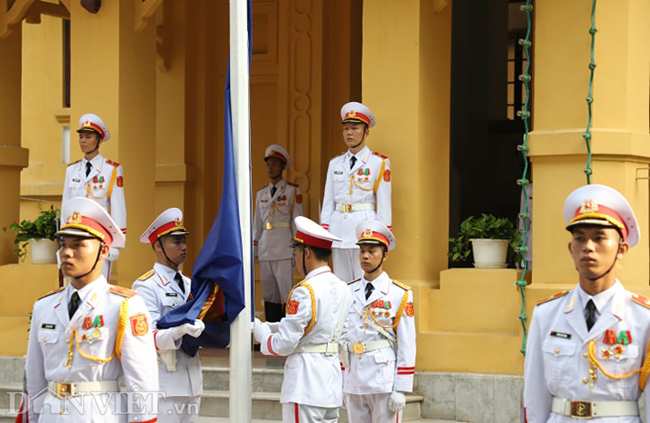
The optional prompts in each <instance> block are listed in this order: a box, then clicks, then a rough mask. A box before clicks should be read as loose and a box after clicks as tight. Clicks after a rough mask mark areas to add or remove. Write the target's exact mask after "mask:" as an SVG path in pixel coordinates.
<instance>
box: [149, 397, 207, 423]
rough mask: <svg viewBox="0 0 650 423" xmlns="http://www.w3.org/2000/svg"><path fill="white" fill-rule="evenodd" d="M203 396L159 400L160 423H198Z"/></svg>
mask: <svg viewBox="0 0 650 423" xmlns="http://www.w3.org/2000/svg"><path fill="white" fill-rule="evenodd" d="M199 408H201V396H200V395H196V396H194V397H167V398H165V399H163V398H159V399H158V411H159V412H160V414H158V423H197V422H198V421H199Z"/></svg>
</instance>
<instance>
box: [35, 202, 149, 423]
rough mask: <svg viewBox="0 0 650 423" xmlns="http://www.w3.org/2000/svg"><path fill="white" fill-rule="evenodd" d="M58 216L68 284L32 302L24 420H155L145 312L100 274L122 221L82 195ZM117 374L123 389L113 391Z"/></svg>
mask: <svg viewBox="0 0 650 423" xmlns="http://www.w3.org/2000/svg"><path fill="white" fill-rule="evenodd" d="M62 215H63V218H64V222H65V224H64V225H63V226H62V227H61V230H60V231H59V232H57V235H58V237H59V245H60V248H59V252H58V254H59V255H60V258H61V265H62V266H61V269H62V272H63V274H64V275H65V276H66V277H69V278H70V284H68V286H67V287H64V288H59V289H57V290H55V291H53V292H50V293H49V294H46V295H45V296H43V297H41V298H40V299H39V300H37V301H36V303H35V304H34V310H33V312H32V322H31V327H30V332H29V345H28V347H27V361H26V366H25V368H26V379H27V380H26V387H27V393H28V395H29V397H30V399H31V401H30V404H29V405H30V406H29V421H30V422H32V423H34V422H39V421H40V422H47V423H52V422H55V423H56V422H107V423H109V422H110V423H126V422H135V421H137V422H149V423H151V422H155V421H157V420H156V413H157V396H158V392H157V391H158V369H157V368H156V350H155V347H154V341H153V334H152V332H151V330H150V326H149V325H150V322H151V318H150V316H149V312H148V311H147V308H146V307H145V304H144V301H143V300H142V298H141V297H140V296H139V295H137V293H136V292H134V291H132V290H130V289H126V288H121V287H119V286H114V285H109V284H108V283H107V282H106V279H105V278H104V276H103V275H102V274H101V265H102V261H103V260H105V259H106V256H107V255H108V250H109V248H110V247H111V246H114V247H120V246H122V245H123V244H124V235H123V234H122V231H121V230H120V229H121V228H120V227H119V226H118V225H117V224H116V223H115V222H114V221H113V219H111V217H110V216H109V215H108V213H107V212H106V211H105V210H104V209H103V208H102V207H101V206H99V205H98V204H97V203H95V202H93V201H91V200H88V199H86V198H73V199H71V200H70V201H67V202H66V203H65V204H64V205H63V208H62ZM122 377H123V378H124V384H125V385H126V392H125V393H122V394H118V392H119V391H120V388H119V383H118V379H120V378H122ZM138 404H140V405H138ZM143 407H144V408H143Z"/></svg>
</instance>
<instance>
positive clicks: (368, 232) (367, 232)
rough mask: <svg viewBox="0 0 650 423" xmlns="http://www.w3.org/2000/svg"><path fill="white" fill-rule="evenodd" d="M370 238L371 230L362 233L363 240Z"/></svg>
mask: <svg viewBox="0 0 650 423" xmlns="http://www.w3.org/2000/svg"><path fill="white" fill-rule="evenodd" d="M371 236H372V229H366V230H365V231H363V237H364V238H367V237H371Z"/></svg>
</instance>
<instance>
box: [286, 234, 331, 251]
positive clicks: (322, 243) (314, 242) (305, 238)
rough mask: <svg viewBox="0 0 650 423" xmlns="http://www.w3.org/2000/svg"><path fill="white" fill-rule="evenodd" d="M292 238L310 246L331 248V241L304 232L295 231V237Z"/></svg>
mask: <svg viewBox="0 0 650 423" xmlns="http://www.w3.org/2000/svg"><path fill="white" fill-rule="evenodd" d="M294 239H295V240H296V241H298V242H301V243H303V244H305V245H309V246H311V247H318V248H326V249H328V250H331V249H332V241H328V240H325V239H321V238H316V237H314V236H311V235H308V234H306V233H304V232H300V231H297V232H296V237H295V238H294Z"/></svg>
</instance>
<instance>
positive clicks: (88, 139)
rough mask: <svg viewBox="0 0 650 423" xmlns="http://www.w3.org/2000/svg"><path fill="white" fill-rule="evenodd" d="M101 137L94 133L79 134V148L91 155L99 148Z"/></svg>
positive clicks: (84, 132) (83, 132)
mask: <svg viewBox="0 0 650 423" xmlns="http://www.w3.org/2000/svg"><path fill="white" fill-rule="evenodd" d="M98 142H99V135H98V134H97V133H96V132H94V131H81V132H79V147H80V148H81V152H82V153H84V154H85V153H89V152H91V151H93V150H94V149H95V147H97V143H98Z"/></svg>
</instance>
